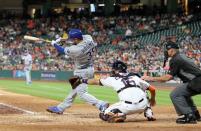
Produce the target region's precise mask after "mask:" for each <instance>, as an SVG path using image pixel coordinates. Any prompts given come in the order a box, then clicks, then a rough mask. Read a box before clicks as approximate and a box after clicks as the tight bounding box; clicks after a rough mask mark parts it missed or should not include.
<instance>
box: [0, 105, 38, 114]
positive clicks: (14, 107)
mask: <svg viewBox="0 0 201 131" xmlns="http://www.w3.org/2000/svg"><path fill="white" fill-rule="evenodd" d="M0 105H4V106H7V107H10V108H13V109H16V110H20V111H23V112H25V113H27V114H31V115H34V114H36V113H35V112H32V111H28V110H25V109H22V108H19V107H16V106H12V105H9V104H5V103H0Z"/></svg>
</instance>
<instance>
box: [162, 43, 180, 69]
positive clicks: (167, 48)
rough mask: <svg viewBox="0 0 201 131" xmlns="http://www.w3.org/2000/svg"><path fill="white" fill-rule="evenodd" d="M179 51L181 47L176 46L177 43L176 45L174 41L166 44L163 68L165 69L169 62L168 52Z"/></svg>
mask: <svg viewBox="0 0 201 131" xmlns="http://www.w3.org/2000/svg"><path fill="white" fill-rule="evenodd" d="M172 48H173V49H179V46H178V45H177V44H176V43H174V42H172V41H168V42H166V43H165V44H164V62H163V67H165V64H166V62H167V60H168V57H169V56H168V50H169V49H172Z"/></svg>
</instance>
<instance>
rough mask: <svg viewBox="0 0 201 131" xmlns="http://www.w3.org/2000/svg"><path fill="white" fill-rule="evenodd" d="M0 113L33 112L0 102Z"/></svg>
mask: <svg viewBox="0 0 201 131" xmlns="http://www.w3.org/2000/svg"><path fill="white" fill-rule="evenodd" d="M0 114H34V112H31V111H27V110H24V109H21V108H18V107H15V106H12V105H8V104H4V103H0Z"/></svg>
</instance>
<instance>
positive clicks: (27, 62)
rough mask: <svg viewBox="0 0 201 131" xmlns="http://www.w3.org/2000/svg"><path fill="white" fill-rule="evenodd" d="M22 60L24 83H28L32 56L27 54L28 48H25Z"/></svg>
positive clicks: (29, 82)
mask: <svg viewBox="0 0 201 131" xmlns="http://www.w3.org/2000/svg"><path fill="white" fill-rule="evenodd" d="M22 60H23V61H24V62H23V63H24V72H25V78H26V84H27V85H29V84H31V69H32V56H31V55H30V54H29V52H28V50H25V52H24V55H23V56H22Z"/></svg>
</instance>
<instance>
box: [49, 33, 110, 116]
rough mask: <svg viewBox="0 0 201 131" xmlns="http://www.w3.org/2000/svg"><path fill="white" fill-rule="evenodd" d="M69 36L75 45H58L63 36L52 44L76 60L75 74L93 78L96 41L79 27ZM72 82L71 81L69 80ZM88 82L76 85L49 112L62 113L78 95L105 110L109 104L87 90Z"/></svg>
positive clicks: (60, 51)
mask: <svg viewBox="0 0 201 131" xmlns="http://www.w3.org/2000/svg"><path fill="white" fill-rule="evenodd" d="M68 36H69V38H70V39H71V40H72V42H74V45H72V46H69V47H65V48H63V47H62V46H60V45H58V43H59V42H60V41H61V38H59V39H57V40H56V41H52V43H51V44H52V45H53V46H54V47H55V48H56V49H57V51H58V52H59V53H61V54H66V55H67V56H69V58H72V59H73V60H74V64H75V70H74V76H79V77H82V78H85V79H91V78H93V76H94V67H93V61H94V60H93V56H94V55H95V47H96V45H97V44H96V43H95V42H94V41H93V39H92V37H91V36H90V35H83V34H82V32H81V31H80V30H79V29H71V30H70V31H69V33H68ZM69 82H71V81H69ZM87 88H88V87H87V84H86V83H82V84H80V85H78V86H76V87H73V90H72V91H71V92H70V93H69V95H68V96H67V97H66V98H65V99H64V101H63V102H62V103H60V104H59V105H57V106H51V107H49V108H48V109H47V111H48V112H51V113H56V114H62V113H63V112H64V110H65V109H66V108H69V107H70V106H71V105H72V103H73V101H74V99H75V97H76V96H77V95H78V96H79V97H80V98H81V99H82V100H84V101H85V102H87V103H89V104H91V105H93V106H96V107H97V108H98V109H99V110H100V111H104V110H105V109H106V108H107V107H108V106H109V104H108V103H107V102H104V101H102V100H98V99H97V98H95V97H94V96H92V95H91V94H89V93H88V92H87Z"/></svg>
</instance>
